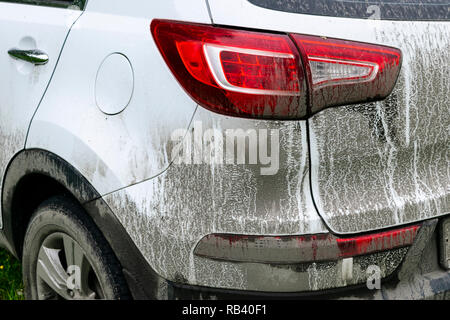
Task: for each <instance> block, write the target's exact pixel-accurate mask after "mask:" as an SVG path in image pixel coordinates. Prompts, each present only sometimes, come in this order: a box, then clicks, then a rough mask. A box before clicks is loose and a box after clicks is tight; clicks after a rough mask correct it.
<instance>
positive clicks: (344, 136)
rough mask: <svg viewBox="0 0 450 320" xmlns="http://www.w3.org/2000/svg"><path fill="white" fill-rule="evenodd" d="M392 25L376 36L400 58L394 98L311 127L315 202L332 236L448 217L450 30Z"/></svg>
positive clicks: (323, 118)
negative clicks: (330, 229)
mask: <svg viewBox="0 0 450 320" xmlns="http://www.w3.org/2000/svg"><path fill="white" fill-rule="evenodd" d="M390 26H391V27H392V29H390V28H385V29H383V30H384V31H382V30H381V28H380V30H376V32H377V38H378V39H379V40H380V41H381V42H383V43H385V44H387V45H392V46H396V47H399V48H400V49H401V50H402V53H403V65H402V70H401V73H400V76H399V79H398V82H397V84H396V87H395V89H394V91H393V93H392V95H391V96H390V97H388V98H387V99H386V100H385V101H383V102H377V103H368V104H360V105H355V106H344V107H338V108H332V109H328V110H325V111H323V112H321V113H319V114H317V115H315V116H314V117H313V118H312V120H311V121H310V124H311V132H312V136H313V137H314V141H313V143H312V151H311V154H312V159H313V163H312V166H313V168H312V172H313V174H312V184H313V196H314V199H315V201H316V203H317V204H318V208H319V211H320V213H321V215H322V216H323V218H324V219H325V220H326V222H327V224H328V225H329V226H330V227H331V228H332V229H333V230H335V231H336V232H341V233H352V232H362V231H367V230H373V229H377V228H383V227H388V226H393V225H396V224H399V223H408V222H412V221H417V220H420V219H425V218H430V217H434V216H438V215H441V214H444V213H448V212H450V197H449V195H450V183H449V181H450V165H449V164H450V154H449V152H450V138H449V137H450V135H449V133H450V112H449V111H450V110H449V101H450V96H449V95H450V78H449V77H448V73H449V71H450V64H449V61H450V50H449V49H450V27H449V25H448V24H438V23H425V22H423V23H416V24H414V23H411V24H408V23H403V24H402V27H397V28H396V27H395V26H396V24H395V23H392V24H390ZM413 30H414V31H413Z"/></svg>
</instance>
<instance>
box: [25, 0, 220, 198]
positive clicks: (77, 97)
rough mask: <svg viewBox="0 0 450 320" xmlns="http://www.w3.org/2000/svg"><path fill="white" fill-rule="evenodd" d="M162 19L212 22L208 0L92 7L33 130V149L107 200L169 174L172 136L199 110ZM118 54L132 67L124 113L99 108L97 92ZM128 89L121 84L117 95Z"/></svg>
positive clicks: (103, 1)
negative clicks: (177, 74)
mask: <svg viewBox="0 0 450 320" xmlns="http://www.w3.org/2000/svg"><path fill="white" fill-rule="evenodd" d="M154 17H158V18H166V19H168V18H170V19H177V20H186V21H196V22H200V23H210V22H211V20H210V18H209V15H208V11H207V6H206V3H205V2H204V1H191V2H189V3H188V2H186V1H178V0H174V1H166V2H165V3H164V5H161V4H160V3H159V2H155V1H138V0H135V1H110V0H96V1H90V2H88V5H87V8H86V11H85V13H84V14H83V16H82V17H81V18H80V19H79V20H78V21H77V23H76V24H75V25H74V27H73V29H72V31H71V33H70V36H69V37H68V39H67V42H66V46H65V48H64V51H63V53H62V55H61V59H60V63H59V66H58V68H57V70H56V72H55V75H54V77H53V80H52V82H51V84H50V87H49V89H48V92H47V94H46V96H45V97H44V99H43V101H42V103H41V106H40V108H39V110H38V111H37V113H36V116H35V118H34V121H33V123H32V125H31V128H30V134H29V137H28V141H27V146H26V147H27V148H40V149H44V150H48V151H50V152H53V153H54V154H56V155H58V156H60V157H61V158H63V159H65V160H66V161H67V162H69V163H70V164H72V165H73V166H74V167H75V168H76V169H77V170H78V171H79V172H80V173H81V174H82V175H83V176H84V177H86V179H88V181H89V182H90V183H91V184H92V185H93V186H94V187H95V189H96V190H97V191H98V192H99V194H101V195H103V194H106V193H109V192H112V191H115V190H117V189H120V188H123V187H126V186H129V185H131V184H135V183H138V182H140V181H143V180H146V179H149V178H152V177H155V176H157V175H158V174H160V173H161V172H163V171H164V170H165V169H167V167H168V166H169V164H170V161H171V159H172V157H171V154H170V152H171V150H172V145H171V140H170V135H171V133H172V132H173V131H174V130H175V129H178V128H183V129H186V128H187V127H188V125H189V123H190V121H191V119H192V116H193V114H194V112H195V110H196V108H197V105H196V104H195V102H194V101H192V99H190V97H189V96H188V95H187V94H186V93H185V92H184V91H183V89H182V88H181V87H180V86H179V85H178V83H177V81H176V80H175V78H174V77H173V75H172V74H171V72H170V70H169V69H168V68H167V66H166V64H165V63H164V61H163V58H162V56H161V54H160V53H159V51H158V49H157V47H156V45H155V43H154V41H153V38H152V35H151V33H150V22H151V21H152V19H153V18H154ZM117 53H119V54H120V55H122V56H125V57H126V59H127V60H128V61H129V63H130V65H131V68H132V80H131V81H132V82H133V83H132V87H133V92H132V96H131V100H130V101H129V103H128V105H127V107H126V108H125V109H124V110H123V111H122V112H120V113H117V114H115V115H108V114H105V113H103V112H102V111H101V110H100V108H99V106H98V104H97V102H98V99H97V98H98V97H97V95H98V94H97V91H96V90H97V88H98V86H99V85H100V86H101V85H102V84H101V83H100V84H99V83H98V81H101V80H98V79H100V78H101V77H99V76H98V73H99V72H98V71H99V69H100V66H101V65H102V63H103V62H104V61H105V60H106V59H107V57H109V56H111V55H112V54H117ZM108 69H109V70H113V66H112V68H111V66H110V67H109V68H108ZM128 85H129V83H127V84H126V85H124V86H123V87H127V88H128ZM123 87H122V86H121V85H120V84H119V85H118V86H117V87H116V88H115V89H114V90H118V91H120V90H123Z"/></svg>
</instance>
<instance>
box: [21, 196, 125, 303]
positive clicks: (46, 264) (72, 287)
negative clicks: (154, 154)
mask: <svg viewBox="0 0 450 320" xmlns="http://www.w3.org/2000/svg"><path fill="white" fill-rule="evenodd" d="M22 263H23V266H22V268H23V280H24V286H25V297H26V298H27V299H36V300H49V299H50V300H51V299H67V300H90V299H127V298H129V292H128V288H127V286H126V282H125V280H124V278H123V275H122V271H121V267H120V264H119V262H118V261H117V258H116V257H115V255H114V253H113V252H112V250H111V248H110V247H109V245H108V243H107V242H106V240H105V239H104V237H103V235H102V234H101V233H100V231H99V230H98V228H97V227H96V225H95V224H94V223H93V222H92V221H91V219H90V218H89V217H88V216H86V214H85V213H84V210H83V208H81V207H80V205H79V204H78V203H76V202H75V201H73V200H72V199H70V198H67V197H63V196H58V197H54V198H51V199H49V200H47V201H45V202H44V203H43V204H42V205H41V206H40V207H39V208H38V209H37V210H36V212H35V213H34V214H33V216H32V218H31V220H30V223H29V225H28V229H27V232H26V235H25V242H24V248H23V259H22Z"/></svg>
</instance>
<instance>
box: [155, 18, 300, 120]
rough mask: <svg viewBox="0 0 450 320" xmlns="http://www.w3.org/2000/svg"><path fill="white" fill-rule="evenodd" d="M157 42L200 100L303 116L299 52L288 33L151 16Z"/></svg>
mask: <svg viewBox="0 0 450 320" xmlns="http://www.w3.org/2000/svg"><path fill="white" fill-rule="evenodd" d="M151 30H152V34H153V37H154V39H155V41H156V44H157V46H158V48H159V50H160V51H161V53H162V55H163V57H164V59H165V61H166V63H167V64H168V66H169V67H170V69H171V70H172V72H173V74H174V75H175V77H176V78H177V80H178V81H179V82H180V84H181V85H182V86H183V88H184V89H185V90H186V91H187V93H188V94H189V95H190V96H191V97H192V98H193V99H194V100H195V101H196V102H198V103H199V104H200V105H202V106H203V107H205V108H207V109H210V110H212V111H215V112H218V113H222V114H227V115H233V116H240V117H251V118H270V119H301V118H304V117H305V116H306V112H307V107H306V99H305V97H306V83H305V79H304V74H303V69H302V68H301V67H300V66H301V62H300V57H299V54H298V51H297V49H296V47H295V45H294V44H293V43H292V41H291V39H290V38H289V37H288V36H287V35H278V34H269V33H259V32H251V31H241V30H234V29H225V28H217V27H212V26H205V25H197V24H187V23H179V22H173V21H165V20H153V22H152V24H151Z"/></svg>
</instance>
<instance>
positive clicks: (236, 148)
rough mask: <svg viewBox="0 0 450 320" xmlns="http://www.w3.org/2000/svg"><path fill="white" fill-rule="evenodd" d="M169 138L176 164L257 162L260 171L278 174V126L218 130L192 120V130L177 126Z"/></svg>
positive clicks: (262, 173)
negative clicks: (272, 127)
mask: <svg viewBox="0 0 450 320" xmlns="http://www.w3.org/2000/svg"><path fill="white" fill-rule="evenodd" d="M171 140H172V142H174V146H175V147H174V150H173V152H172V155H173V159H172V160H173V163H174V164H176V165H181V164H187V165H190V164H193V165H200V164H206V165H234V164H250V165H260V166H261V168H260V173H261V175H265V176H269V175H275V174H277V173H278V170H279V168H280V132H279V130H278V129H270V130H268V129H259V130H256V129H247V130H244V129H240V128H238V129H228V130H225V131H220V130H218V129H213V128H206V127H205V128H204V125H203V123H202V122H201V121H195V122H194V125H193V127H192V130H186V129H176V130H175V131H174V132H173V133H172V134H171Z"/></svg>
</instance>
